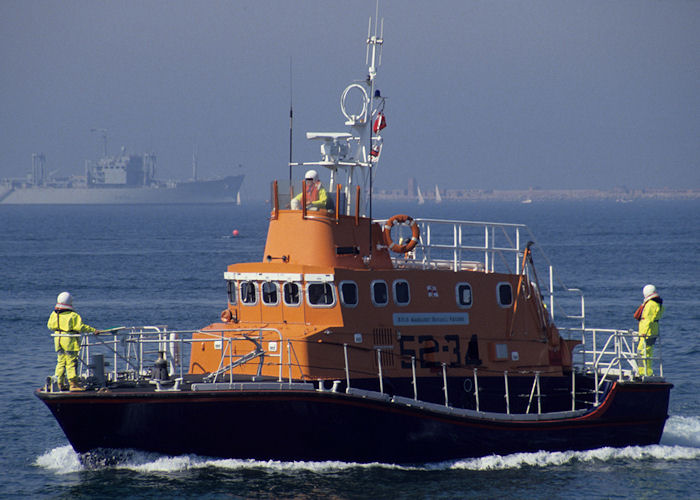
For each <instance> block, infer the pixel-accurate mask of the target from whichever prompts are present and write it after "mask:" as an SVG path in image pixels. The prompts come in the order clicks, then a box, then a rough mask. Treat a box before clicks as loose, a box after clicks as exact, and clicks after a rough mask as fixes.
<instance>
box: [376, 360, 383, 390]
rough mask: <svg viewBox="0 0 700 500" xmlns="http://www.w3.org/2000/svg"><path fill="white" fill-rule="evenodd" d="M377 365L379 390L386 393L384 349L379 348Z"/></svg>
mask: <svg viewBox="0 0 700 500" xmlns="http://www.w3.org/2000/svg"><path fill="white" fill-rule="evenodd" d="M377 366H378V367H379V392H381V393H382V394H384V377H383V376H382V350H381V349H377Z"/></svg>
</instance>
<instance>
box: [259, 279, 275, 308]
mask: <svg viewBox="0 0 700 500" xmlns="http://www.w3.org/2000/svg"><path fill="white" fill-rule="evenodd" d="M277 289H278V287H277V283H275V282H274V281H265V282H263V284H262V290H261V295H262V299H263V303H264V304H266V305H268V306H275V305H277V304H279V293H277Z"/></svg>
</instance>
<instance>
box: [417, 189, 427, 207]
mask: <svg viewBox="0 0 700 500" xmlns="http://www.w3.org/2000/svg"><path fill="white" fill-rule="evenodd" d="M416 187H417V188H418V204H419V205H422V204H423V203H425V198H423V193H421V192H420V186H416Z"/></svg>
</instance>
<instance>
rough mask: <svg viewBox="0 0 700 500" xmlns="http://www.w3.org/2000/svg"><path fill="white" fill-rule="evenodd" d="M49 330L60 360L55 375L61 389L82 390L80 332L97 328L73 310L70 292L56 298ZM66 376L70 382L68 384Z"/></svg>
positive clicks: (50, 317) (94, 330)
mask: <svg viewBox="0 0 700 500" xmlns="http://www.w3.org/2000/svg"><path fill="white" fill-rule="evenodd" d="M46 326H48V328H49V330H53V331H54V333H55V334H56V336H55V337H54V346H55V348H56V354H57V357H58V360H57V362H56V372H55V377H56V381H57V382H58V385H59V387H60V388H61V390H66V389H68V388H70V390H71V391H82V390H83V388H82V387H80V386H79V385H78V372H77V365H78V352H79V351H80V336H79V335H80V334H81V333H87V332H97V331H98V330H96V329H95V328H93V327H91V326H90V325H86V324H85V323H83V319H82V318H81V317H80V315H79V314H78V313H77V312H75V311H74V310H73V296H72V295H71V294H70V293H68V292H61V293H60V294H59V295H58V298H57V299H56V307H55V308H54V311H53V312H52V313H51V316H49V321H48V323H47V324H46ZM66 376H67V377H68V382H69V384H70V386H68V384H66Z"/></svg>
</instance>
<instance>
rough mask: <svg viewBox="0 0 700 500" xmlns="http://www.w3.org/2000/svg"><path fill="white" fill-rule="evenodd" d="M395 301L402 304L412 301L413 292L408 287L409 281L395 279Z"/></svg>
mask: <svg viewBox="0 0 700 500" xmlns="http://www.w3.org/2000/svg"><path fill="white" fill-rule="evenodd" d="M394 302H395V303H397V304H398V305H400V306H405V305H407V304H408V303H409V302H411V292H410V290H409V288H408V281H406V280H396V281H394Z"/></svg>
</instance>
